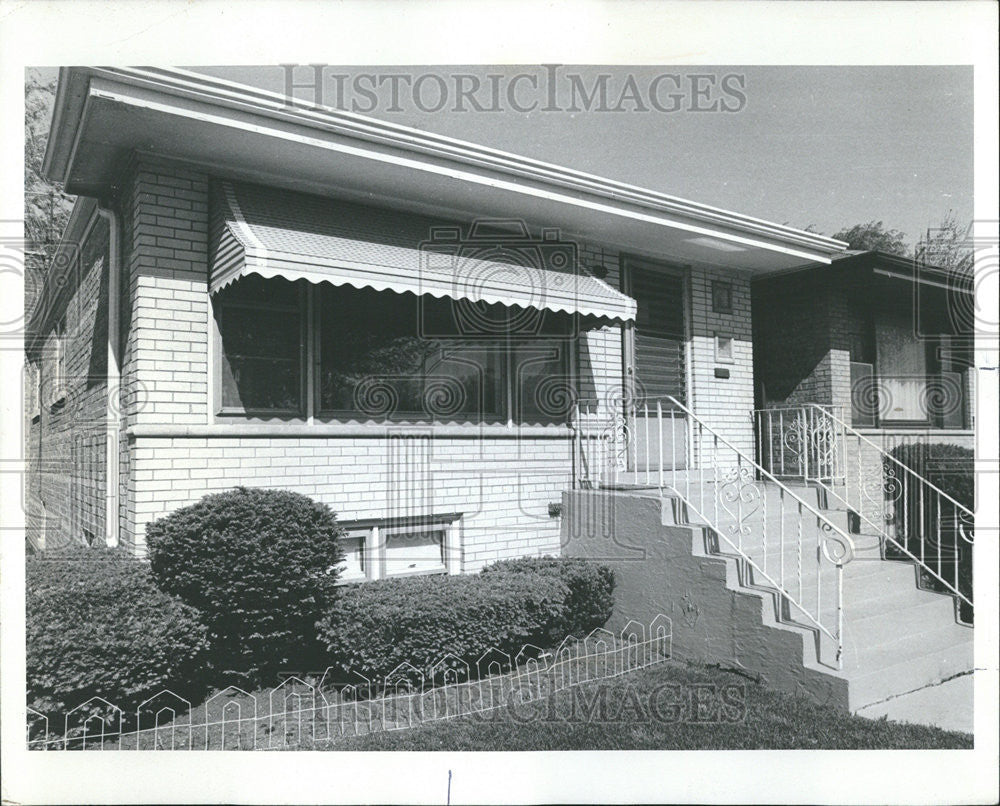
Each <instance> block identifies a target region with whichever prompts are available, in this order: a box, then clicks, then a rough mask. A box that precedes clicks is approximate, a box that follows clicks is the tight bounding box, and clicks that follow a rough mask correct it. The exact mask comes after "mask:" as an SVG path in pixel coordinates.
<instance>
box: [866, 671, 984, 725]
mask: <svg viewBox="0 0 1000 806" xmlns="http://www.w3.org/2000/svg"><path fill="white" fill-rule="evenodd" d="M972 692H973V676H972V675H971V674H965V675H962V676H961V677H956V678H953V679H952V680H949V681H947V682H945V683H941V684H939V685H936V686H927V687H926V688H922V689H918V690H917V691H911V692H910V693H908V694H902V695H900V696H899V697H893V698H892V699H891V700H886V701H885V702H879V703H874V704H873V705H869V706H867V707H865V708H862V709H861V710H860V711H858V715H859V716H866V717H868V718H870V719H878V718H879V717H882V716H887V717H888V718H889V720H890V721H892V722H911V723H914V724H917V725H933V726H935V727H938V728H944V729H945V730H959V731H962V732H964V733H972V728H973V723H974V708H973V693H972Z"/></svg>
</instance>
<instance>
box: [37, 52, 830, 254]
mask: <svg viewBox="0 0 1000 806" xmlns="http://www.w3.org/2000/svg"><path fill="white" fill-rule="evenodd" d="M133 151H139V152H143V153H148V154H153V155H157V156H162V157H165V158H170V159H176V160H182V161H185V162H188V163H192V164H194V165H201V166H204V167H205V168H206V170H209V171H210V172H211V173H212V174H213V175H217V176H225V177H228V178H233V179H243V180H249V181H253V182H257V183H264V184H272V185H275V186H279V187H285V188H288V189H294V190H301V191H305V192H311V193H316V194H320V195H326V196H331V197H337V198H344V199H348V200H354V201H364V202H367V203H369V204H378V203H380V202H382V203H389V204H391V205H392V206H393V207H397V208H402V209H409V210H413V211H415V212H420V213H425V214H430V215H437V216H445V217H449V218H452V219H457V220H463V221H472V220H474V219H476V218H483V217H486V218H517V219H522V220H525V221H527V222H529V223H530V224H532V225H533V226H536V227H541V226H544V227H558V228H560V229H561V230H562V233H563V235H564V237H574V238H585V239H586V240H588V241H594V242H600V243H604V244H607V245H609V246H612V247H617V248H620V249H623V250H627V251H629V252H635V253H639V254H648V255H650V256H653V257H664V258H669V259H670V260H672V261H674V262H678V263H689V264H692V265H705V266H713V267H719V268H732V269H738V270H746V271H750V272H754V273H768V272H773V271H781V270H787V269H790V268H793V267H796V266H801V265H802V264H803V263H805V262H816V263H824V264H825V263H829V262H830V260H831V258H832V257H834V256H836V255H838V254H840V253H842V252H843V250H844V249H845V247H846V244H844V243H842V242H840V241H836V240H834V239H832V238H827V237H825V236H822V235H817V234H816V233H810V232H805V231H802V230H797V229H794V228H791V227H786V226H783V225H779V224H774V223H771V222H767V221H763V220H760V219H756V218H751V217H749V216H744V215H741V214H738V213H733V212H730V211H726V210H721V209H718V208H714V207H709V206H707V205H702V204H697V203H694V202H690V201H686V200H683V199H678V198H676V197H672V196H668V195H665V194H661V193H657V192H654V191H651V190H647V189H643V188H639V187H635V186H632V185H627V184H624V183H620V182H615V181H612V180H609V179H604V178H601V177H598V176H593V175H591V174H586V173H582V172H579V171H574V170H570V169H567V168H562V167H559V166H555V165H551V164H548V163H544V162H540V161H537V160H532V159H528V158H525V157H520V156H516V155H514V154H509V153H506V152H502V151H498V150H495V149H490V148H486V147H484V146H480V145H476V144H473V143H468V142H463V141H459V140H455V139H452V138H448V137H443V136H439V135H435V134H429V133H427V132H423V131H418V130H416V129H411V128H408V127H404V126H399V125H396V124H392V123H387V122H384V121H380V120H376V119H373V118H368V117H364V116H361V115H357V114H353V113H348V112H343V111H339V110H332V109H326V108H322V109H321V108H316V107H314V106H311V105H309V104H306V103H304V102H299V101H289V100H288V99H286V98H284V97H283V96H280V95H277V94H275V93H270V92H266V91H264V90H259V89H256V88H252V87H246V86H244V85H240V84H234V83H232V82H228V81H223V80H221V79H216V78H213V77H209V76H205V75H201V74H198V73H193V72H189V71H185V70H178V69H163V68H79V67H73V68H63V69H62V70H61V71H60V79H59V91H58V95H57V99H56V107H55V111H54V115H53V121H52V128H51V137H50V140H49V147H48V150H47V152H46V155H45V163H44V170H45V173H46V175H47V176H48V177H49V178H50V179H52V180H56V181H61V182H63V183H64V185H65V188H66V191H67V192H69V193H75V194H78V195H85V196H96V197H104V196H107V195H108V194H109V193H111V192H113V190H114V184H115V181H116V179H117V178H118V172H119V171H120V170H121V165H122V163H123V162H124V159H125V158H126V156H127V155H128V154H130V153H131V152H133Z"/></svg>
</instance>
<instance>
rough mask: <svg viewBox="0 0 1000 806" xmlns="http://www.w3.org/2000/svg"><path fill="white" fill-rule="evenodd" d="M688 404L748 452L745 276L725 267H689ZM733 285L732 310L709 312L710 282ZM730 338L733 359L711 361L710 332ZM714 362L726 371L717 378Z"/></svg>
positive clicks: (749, 357) (749, 348)
mask: <svg viewBox="0 0 1000 806" xmlns="http://www.w3.org/2000/svg"><path fill="white" fill-rule="evenodd" d="M690 278H691V279H690V290H691V291H690V296H691V310H690V311H689V316H690V321H691V337H692V341H691V349H690V354H691V364H690V368H691V377H690V379H689V382H688V388H689V391H690V393H691V409H692V411H694V413H695V414H696V415H698V416H699V417H700V418H702V419H703V420H704V421H705V423H706V424H707V425H708V426H710V427H711V428H713V429H714V430H716V431H717V432H718V433H720V434H721V435H722V436H723V437H725V438H726V439H727V440H729V441H730V442H731V443H732V444H733V445H734V446H735V447H737V448H739V449H740V450H742V451H744V452H745V453H747V454H748V455H749V456H753V450H754V445H753V425H752V421H751V412H752V411H753V337H752V333H751V327H750V322H751V320H750V278H749V276H748V275H745V274H739V273H735V272H729V271H714V270H709V269H692V270H691V273H690ZM713 280H721V281H723V282H727V283H730V284H731V285H732V290H733V294H732V301H733V312H732V314H721V313H713V312H712V281H713ZM716 335H726V336H730V337H732V339H733V363H731V364H728V363H720V362H718V361H716V355H715V336H716ZM716 367H719V368H722V369H728V370H729V377H728V378H716V377H715V369H716Z"/></svg>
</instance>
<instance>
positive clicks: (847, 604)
mask: <svg viewBox="0 0 1000 806" xmlns="http://www.w3.org/2000/svg"><path fill="white" fill-rule="evenodd" d="M918 592H919V593H924V592H923V591H918ZM954 622H955V602H954V600H953V599H952V598H951V597H950V596H941V595H938V594H935V593H926V594H925V598H924V600H923V601H922V602H920V603H919V604H916V605H907V606H896V607H894V608H890V607H888V606H886V605H883V604H881V603H874V602H868V603H865V604H864V605H855V604H854V603H853V602H852V601H851V600H850V599H849V598H848V597H847V596H846V592H845V597H844V635H845V637H846V635H847V634H848V633H850V634H851V636H853V638H854V640H856V641H858V642H859V643H863V644H877V643H880V642H884V641H886V640H894V639H895V638H896V637H905V636H907V635H920V634H921V633H922V632H924V631H925V630H927V629H928V625H934V626H936V625H941V624H952V623H954Z"/></svg>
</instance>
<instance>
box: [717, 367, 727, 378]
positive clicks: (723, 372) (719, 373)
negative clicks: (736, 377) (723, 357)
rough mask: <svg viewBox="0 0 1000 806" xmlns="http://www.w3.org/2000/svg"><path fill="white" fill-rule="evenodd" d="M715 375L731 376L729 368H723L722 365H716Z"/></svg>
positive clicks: (718, 376) (719, 376)
mask: <svg viewBox="0 0 1000 806" xmlns="http://www.w3.org/2000/svg"><path fill="white" fill-rule="evenodd" d="M715 377H716V378H728V377H729V370H728V369H723V368H722V367H716V368H715Z"/></svg>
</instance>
